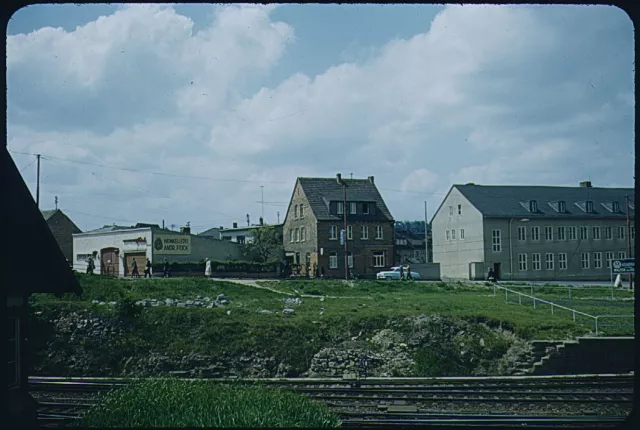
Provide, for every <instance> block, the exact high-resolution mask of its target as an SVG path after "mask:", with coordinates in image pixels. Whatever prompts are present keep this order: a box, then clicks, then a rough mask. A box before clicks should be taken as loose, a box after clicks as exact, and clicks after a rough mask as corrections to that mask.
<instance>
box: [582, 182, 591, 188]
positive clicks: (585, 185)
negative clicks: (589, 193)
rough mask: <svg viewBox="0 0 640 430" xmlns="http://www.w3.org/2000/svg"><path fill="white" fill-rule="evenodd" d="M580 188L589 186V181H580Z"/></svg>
mask: <svg viewBox="0 0 640 430" xmlns="http://www.w3.org/2000/svg"><path fill="white" fill-rule="evenodd" d="M580 188H591V181H582V182H580Z"/></svg>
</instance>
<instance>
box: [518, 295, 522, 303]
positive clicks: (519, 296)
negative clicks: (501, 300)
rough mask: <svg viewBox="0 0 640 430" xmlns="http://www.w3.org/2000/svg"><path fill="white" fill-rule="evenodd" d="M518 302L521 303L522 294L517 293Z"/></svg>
mask: <svg viewBox="0 0 640 430" xmlns="http://www.w3.org/2000/svg"><path fill="white" fill-rule="evenodd" d="M518 304H519V305H521V304H522V294H518Z"/></svg>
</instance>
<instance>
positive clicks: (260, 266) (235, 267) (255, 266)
mask: <svg viewBox="0 0 640 430" xmlns="http://www.w3.org/2000/svg"><path fill="white" fill-rule="evenodd" d="M279 264H280V262H279V261H277V260H273V261H268V262H266V263H256V262H253V261H214V260H211V270H212V271H214V272H247V273H260V272H275V271H277V270H278V265H279ZM163 265H164V262H163V261H160V262H157V263H153V272H154V273H162V272H163ZM169 268H170V270H171V273H184V272H187V273H191V272H201V273H202V274H203V275H204V270H205V268H206V263H205V261H204V260H202V261H198V262H188V261H174V262H170V263H169Z"/></svg>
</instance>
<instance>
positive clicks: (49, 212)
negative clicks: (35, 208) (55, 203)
mask: <svg viewBox="0 0 640 430" xmlns="http://www.w3.org/2000/svg"><path fill="white" fill-rule="evenodd" d="M40 212H42V217H43V218H44V220H45V221H49V218H51V217H52V216H54V215H55V214H56V212H58V209H53V210H41V211H40Z"/></svg>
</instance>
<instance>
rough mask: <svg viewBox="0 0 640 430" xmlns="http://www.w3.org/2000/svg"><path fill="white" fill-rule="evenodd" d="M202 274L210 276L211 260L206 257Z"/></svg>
mask: <svg viewBox="0 0 640 430" xmlns="http://www.w3.org/2000/svg"><path fill="white" fill-rule="evenodd" d="M204 276H206V277H207V278H210V277H211V260H209V259H208V258H207V261H206V263H205V265H204Z"/></svg>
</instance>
